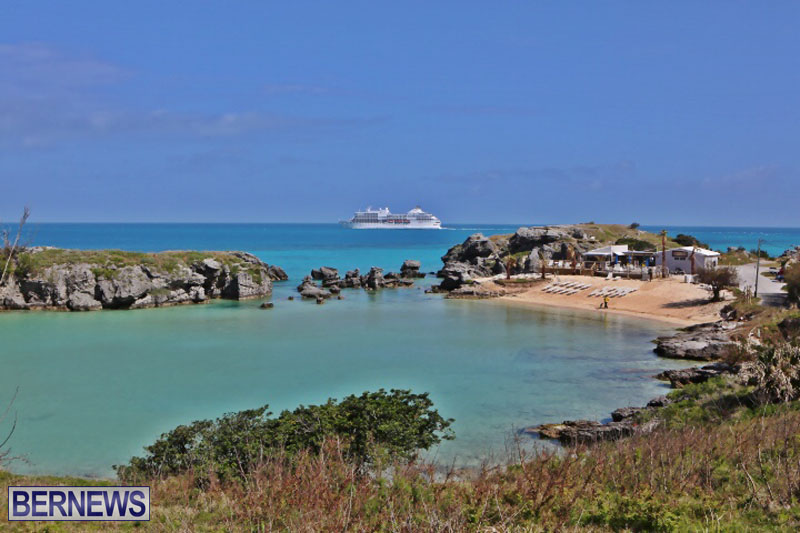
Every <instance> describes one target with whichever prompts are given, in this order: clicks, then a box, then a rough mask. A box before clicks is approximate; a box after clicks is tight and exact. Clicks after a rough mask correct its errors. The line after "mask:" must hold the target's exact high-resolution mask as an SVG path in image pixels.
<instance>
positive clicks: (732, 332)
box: [521, 317, 800, 446]
mask: <svg viewBox="0 0 800 533" xmlns="http://www.w3.org/2000/svg"><path fill="white" fill-rule="evenodd" d="M747 329H748V328H747V327H746V322H745V323H743V322H742V321H738V320H736V319H727V320H726V319H723V320H721V321H719V322H715V323H711V324H701V325H699V326H692V327H688V328H685V329H683V330H682V331H679V332H677V333H676V334H675V335H672V336H669V337H660V338H659V339H656V341H655V342H656V344H657V346H656V348H654V350H653V351H654V352H655V353H656V354H658V355H659V356H660V357H665V358H672V359H692V360H697V361H713V362H711V363H709V364H706V365H702V366H694V367H689V368H683V369H678V370H665V371H663V372H660V373H658V374H656V375H655V376H653V377H654V378H655V379H658V380H661V381H668V382H669V384H670V387H671V388H672V389H680V388H682V387H684V386H686V385H689V384H696V383H703V382H706V381H708V380H710V379H713V378H718V377H724V378H727V379H731V380H733V381H734V382H736V383H738V384H740V385H748V384H752V382H753V380H754V377H755V373H756V372H755V364H754V363H753V362H748V361H745V362H726V361H723V360H720V359H725V358H726V357H725V356H726V355H730V354H731V353H732V352H733V350H732V349H733V348H734V347H736V346H738V344H739V340H740V339H742V338H745V337H746V335H745V333H746V330H747ZM777 329H778V331H780V332H781V334H782V335H783V336H784V337H785V338H794V337H796V336H797V335H798V333H800V319H798V318H793V317H790V318H785V319H784V320H783V321H781V322H780V323H778V324H777ZM751 340H752V339H751ZM755 342H757V341H755ZM729 359H730V358H729ZM733 359H735V358H733ZM671 403H673V400H672V399H671V398H670V397H668V396H659V397H657V398H653V399H652V400H650V401H649V402H648V403H647V404H646V405H645V406H641V407H633V406H628V407H621V408H619V409H616V410H615V411H613V412H612V413H610V414H611V420H610V421H607V422H598V421H594V420H565V421H564V422H561V423H556V424H541V425H539V426H532V427H528V428H525V429H523V430H521V433H522V434H526V435H534V436H535V435H538V437H539V438H542V439H551V440H558V441H559V442H560V443H561V444H563V445H567V446H574V445H579V444H593V443H596V442H601V441H608V440H616V439H620V438H623V437H628V436H631V435H634V434H643V433H649V432H651V431H653V430H654V429H655V428H656V427H658V425H659V424H660V421H659V417H658V410H659V409H663V408H664V407H666V406H668V405H670V404H671ZM642 414H645V415H646V416H644V417H642V416H641V415H642ZM641 420H644V422H642V421H641Z"/></svg>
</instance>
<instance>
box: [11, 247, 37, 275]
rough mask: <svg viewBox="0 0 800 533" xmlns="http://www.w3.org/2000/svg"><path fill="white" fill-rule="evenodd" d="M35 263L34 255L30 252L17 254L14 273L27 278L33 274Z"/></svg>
mask: <svg viewBox="0 0 800 533" xmlns="http://www.w3.org/2000/svg"><path fill="white" fill-rule="evenodd" d="M34 268H35V264H34V261H33V257H32V255H31V254H30V253H27V252H25V253H21V254H18V255H17V256H16V264H15V265H14V275H15V276H16V277H17V278H20V279H22V278H27V277H29V276H30V275H31V274H33V272H34Z"/></svg>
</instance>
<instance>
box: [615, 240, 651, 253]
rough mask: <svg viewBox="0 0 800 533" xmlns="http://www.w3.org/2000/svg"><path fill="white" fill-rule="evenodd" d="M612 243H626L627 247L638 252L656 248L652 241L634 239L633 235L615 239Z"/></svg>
mask: <svg viewBox="0 0 800 533" xmlns="http://www.w3.org/2000/svg"><path fill="white" fill-rule="evenodd" d="M614 244H627V245H628V248H630V249H631V250H635V251H638V252H644V251H647V250H655V249H656V247H655V246H654V245H653V244H652V243H649V242H647V241H643V240H641V239H634V238H633V237H622V238H621V239H617V241H616V242H615V243H614Z"/></svg>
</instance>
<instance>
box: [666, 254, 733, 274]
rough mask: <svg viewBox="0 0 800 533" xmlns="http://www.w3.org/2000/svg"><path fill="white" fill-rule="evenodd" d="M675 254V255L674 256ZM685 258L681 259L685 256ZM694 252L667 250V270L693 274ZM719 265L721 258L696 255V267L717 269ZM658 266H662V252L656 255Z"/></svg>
mask: <svg viewBox="0 0 800 533" xmlns="http://www.w3.org/2000/svg"><path fill="white" fill-rule="evenodd" d="M673 253H674V255H673ZM684 255H685V258H681V256H684ZM691 256H692V252H690V251H687V250H681V249H675V250H667V268H668V269H669V270H670V272H672V271H675V270H679V269H680V270H683V271H684V272H686V273H687V274H690V273H691V272H692V259H691ZM718 263H719V256H706V255H702V254H698V253H695V254H694V267H695V269H698V268H716V266H717V264H718ZM656 265H659V266H660V265H661V252H659V253H658V254H657V255H656Z"/></svg>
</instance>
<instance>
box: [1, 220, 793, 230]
mask: <svg viewBox="0 0 800 533" xmlns="http://www.w3.org/2000/svg"><path fill="white" fill-rule="evenodd" d="M592 223H594V224H602V225H605V224H619V225H624V226H628V224H621V223H618V222H592ZM36 224H84V225H91V224H109V225H110V224H118V225H121V224H149V225H156V224H165V225H166V224H173V225H178V224H185V225H202V224H226V225H235V224H242V225H244V224H251V225H256V224H274V225H286V226H288V225H309V226H310V225H326V226H338V225H339V223H338V222H286V221H143V220H135V221H63V220H44V221H36V222H33V221H31V222H28V225H30V226H35V225H36ZM450 224H454V225H459V226H463V225H469V224H474V225H500V226H518V227H534V226H564V225H576V226H577V225H583V224H589V223H588V222H536V223H520V222H475V221H470V222H450ZM0 225H9V226H16V225H17V222H16V221H8V222H2V221H0ZM639 227H649V228H655V227H664V228H670V227H671V228H743V229H745V228H757V229H797V230H800V226H775V225H764V226H761V225H706V224H688V225H687V224H655V223H641V224H640V225H639ZM442 229H447V225H446V224H445V225H443V226H442Z"/></svg>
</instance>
